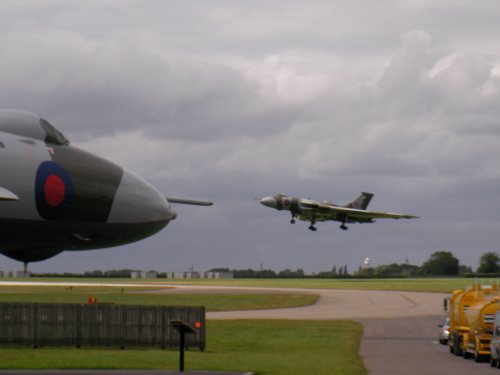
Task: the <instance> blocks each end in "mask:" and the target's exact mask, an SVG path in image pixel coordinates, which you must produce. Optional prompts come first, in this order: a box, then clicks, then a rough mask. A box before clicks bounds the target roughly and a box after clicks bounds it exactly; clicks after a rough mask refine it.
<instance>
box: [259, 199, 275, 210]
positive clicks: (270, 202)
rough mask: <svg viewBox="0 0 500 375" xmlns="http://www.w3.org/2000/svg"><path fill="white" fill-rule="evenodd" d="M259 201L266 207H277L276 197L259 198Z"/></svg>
mask: <svg viewBox="0 0 500 375" xmlns="http://www.w3.org/2000/svg"><path fill="white" fill-rule="evenodd" d="M260 203H261V204H263V205H264V206H266V207H271V208H277V207H278V202H276V199H275V198H274V197H265V198H262V199H261V200H260Z"/></svg>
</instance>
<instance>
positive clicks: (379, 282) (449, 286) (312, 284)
mask: <svg viewBox="0 0 500 375" xmlns="http://www.w3.org/2000/svg"><path fill="white" fill-rule="evenodd" d="M24 280H25V281H55V282H57V281H67V282H72V283H78V282H106V283H124V282H126V283H131V282H133V283H140V284H144V285H172V284H188V285H206V286H208V285H213V286H233V287H258V288H301V289H353V290H361V289H364V290H403V291H415V292H443V293H449V292H452V291H453V290H455V289H461V288H464V287H466V286H468V285H471V284H472V283H473V282H474V279H471V278H444V277H443V278H414V279H220V280H207V279H197V280H196V279H191V280H168V281H167V280H165V279H155V280H142V281H136V280H133V281H132V280H131V279H59V278H52V279H42V278H32V279H24ZM483 281H484V282H486V283H488V282H490V280H483ZM0 287H1V284H0Z"/></svg>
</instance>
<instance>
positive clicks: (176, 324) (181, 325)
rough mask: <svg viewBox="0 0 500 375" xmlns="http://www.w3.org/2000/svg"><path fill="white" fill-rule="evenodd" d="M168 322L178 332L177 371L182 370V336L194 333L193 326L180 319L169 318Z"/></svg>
mask: <svg viewBox="0 0 500 375" xmlns="http://www.w3.org/2000/svg"><path fill="white" fill-rule="evenodd" d="M168 324H169V325H170V326H171V327H173V328H175V329H176V330H177V332H179V336H180V340H179V362H180V363H179V371H180V372H184V336H185V334H186V332H187V333H196V331H195V330H194V328H193V327H191V326H190V325H189V324H187V323H185V322H183V321H182V320H171V321H169V322H168Z"/></svg>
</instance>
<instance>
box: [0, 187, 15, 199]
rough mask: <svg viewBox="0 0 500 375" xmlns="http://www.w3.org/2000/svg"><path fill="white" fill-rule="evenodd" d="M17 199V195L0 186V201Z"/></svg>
mask: <svg viewBox="0 0 500 375" xmlns="http://www.w3.org/2000/svg"><path fill="white" fill-rule="evenodd" d="M18 200H19V197H18V196H17V195H16V194H14V193H13V192H11V191H10V190H7V189H5V188H3V187H1V186H0V201H18Z"/></svg>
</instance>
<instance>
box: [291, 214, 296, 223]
mask: <svg viewBox="0 0 500 375" xmlns="http://www.w3.org/2000/svg"><path fill="white" fill-rule="evenodd" d="M290 224H295V214H294V213H293V212H292V220H290Z"/></svg>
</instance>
